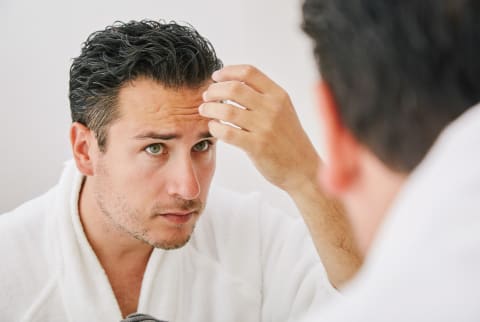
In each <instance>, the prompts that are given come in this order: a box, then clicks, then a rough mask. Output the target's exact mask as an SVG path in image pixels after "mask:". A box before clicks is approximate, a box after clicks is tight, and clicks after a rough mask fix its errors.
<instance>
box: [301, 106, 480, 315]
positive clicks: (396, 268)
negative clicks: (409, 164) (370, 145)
mask: <svg viewBox="0 0 480 322" xmlns="http://www.w3.org/2000/svg"><path fill="white" fill-rule="evenodd" d="M343 291H344V292H342V293H343V295H344V296H343V297H342V300H341V301H336V303H335V304H336V305H335V306H332V307H328V309H325V308H323V309H321V308H320V307H319V309H318V311H317V312H315V313H312V314H311V316H310V318H308V319H305V320H304V321H305V322H307V321H308V322H317V321H318V322H406V321H408V322H479V321H480V105H478V106H476V107H473V108H471V110H469V111H468V112H466V113H465V114H464V115H462V116H461V117H460V118H459V119H458V120H456V121H455V122H453V123H452V124H451V125H450V126H448V127H447V129H446V130H445V131H443V133H442V134H441V136H440V137H439V139H438V140H437V142H436V143H435V145H434V146H433V148H432V149H431V151H430V152H429V153H428V155H427V157H426V158H425V160H424V161H423V162H422V163H421V164H420V165H419V166H418V167H417V168H416V169H415V171H414V172H413V174H412V175H411V176H410V177H409V178H408V180H407V182H406V184H405V185H404V187H403V188H402V191H401V192H400V194H399V195H398V197H397V198H396V201H395V203H394V205H393V207H392V208H391V210H390V212H389V214H388V216H387V218H386V220H385V222H384V223H383V225H382V227H381V229H380V232H379V234H378V236H377V237H376V240H375V242H374V244H373V245H372V248H371V250H370V252H369V255H368V258H367V259H366V261H365V263H364V265H363V269H362V270H361V272H360V273H359V274H358V276H357V277H356V279H355V280H354V282H353V283H352V284H351V285H350V287H348V288H347V289H344V290H343Z"/></svg>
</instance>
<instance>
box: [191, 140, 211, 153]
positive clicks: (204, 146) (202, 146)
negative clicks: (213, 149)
mask: <svg viewBox="0 0 480 322" xmlns="http://www.w3.org/2000/svg"><path fill="white" fill-rule="evenodd" d="M211 145H212V142H210V141H208V140H205V141H200V142H198V143H197V144H195V145H194V146H193V151H195V152H205V151H207V150H208V149H209V148H210V146H211Z"/></svg>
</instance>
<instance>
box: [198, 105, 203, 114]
mask: <svg viewBox="0 0 480 322" xmlns="http://www.w3.org/2000/svg"><path fill="white" fill-rule="evenodd" d="M203 110H204V107H203V104H200V106H199V107H198V112H199V113H200V115H203Z"/></svg>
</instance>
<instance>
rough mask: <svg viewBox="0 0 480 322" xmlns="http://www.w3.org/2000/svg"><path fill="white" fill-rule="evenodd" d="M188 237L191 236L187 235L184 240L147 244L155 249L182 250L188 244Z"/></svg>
mask: <svg viewBox="0 0 480 322" xmlns="http://www.w3.org/2000/svg"><path fill="white" fill-rule="evenodd" d="M190 236H191V235H188V236H186V237H185V238H178V239H175V240H162V241H157V242H154V243H149V244H150V245H152V246H153V247H155V248H160V249H165V250H171V249H178V248H182V247H183V246H185V245H186V244H187V243H188V241H189V240H190Z"/></svg>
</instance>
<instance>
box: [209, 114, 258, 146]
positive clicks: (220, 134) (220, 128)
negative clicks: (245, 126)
mask: <svg viewBox="0 0 480 322" xmlns="http://www.w3.org/2000/svg"><path fill="white" fill-rule="evenodd" d="M208 129H209V131H210V133H211V134H212V135H213V136H214V137H216V138H217V139H219V140H222V141H223V142H225V143H228V144H232V145H235V146H237V147H239V148H241V149H243V150H245V149H246V148H248V146H250V141H251V136H250V133H249V132H247V131H245V130H242V129H239V128H235V127H233V126H230V125H227V124H222V123H220V122H219V121H215V120H212V121H210V122H208Z"/></svg>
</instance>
